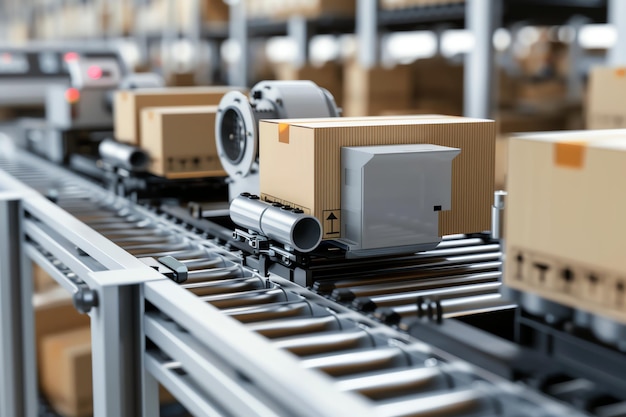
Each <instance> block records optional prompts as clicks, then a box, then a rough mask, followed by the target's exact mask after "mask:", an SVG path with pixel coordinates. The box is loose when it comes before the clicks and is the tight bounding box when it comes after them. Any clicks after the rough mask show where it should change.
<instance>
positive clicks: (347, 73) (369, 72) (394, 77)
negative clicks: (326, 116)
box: [343, 62, 412, 117]
mask: <svg viewBox="0 0 626 417" xmlns="http://www.w3.org/2000/svg"><path fill="white" fill-rule="evenodd" d="M343 79H344V90H343V114H344V116H347V117H352V116H372V115H378V114H381V113H382V112H384V111H388V110H401V109H406V108H410V107H411V100H412V87H411V71H410V67H409V66H407V65H398V66H396V67H394V68H382V67H376V68H371V69H365V68H363V67H361V66H360V64H359V63H358V62H350V63H348V64H346V66H345V68H344V76H343Z"/></svg>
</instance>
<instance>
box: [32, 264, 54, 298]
mask: <svg viewBox="0 0 626 417" xmlns="http://www.w3.org/2000/svg"><path fill="white" fill-rule="evenodd" d="M58 285H59V284H57V282H56V281H55V280H54V278H52V277H51V276H50V275H48V273H47V272H46V271H45V270H44V269H43V268H42V267H40V266H39V265H37V264H36V263H34V262H33V291H35V292H36V293H38V292H43V291H46V290H49V289H51V288H54V287H57V286H58Z"/></svg>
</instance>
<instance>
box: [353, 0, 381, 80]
mask: <svg viewBox="0 0 626 417" xmlns="http://www.w3.org/2000/svg"><path fill="white" fill-rule="evenodd" d="M356 36H357V42H358V48H357V51H358V57H357V58H358V61H359V65H360V66H361V67H363V68H372V67H374V66H376V65H377V64H378V58H379V56H378V54H379V40H378V2H377V1H376V0H357V2H356Z"/></svg>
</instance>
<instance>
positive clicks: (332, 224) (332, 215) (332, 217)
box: [326, 211, 337, 234]
mask: <svg viewBox="0 0 626 417" xmlns="http://www.w3.org/2000/svg"><path fill="white" fill-rule="evenodd" d="M326 220H330V232H328V234H334V233H336V232H335V220H337V216H335V213H333V212H332V211H331V212H330V214H329V215H328V217H326Z"/></svg>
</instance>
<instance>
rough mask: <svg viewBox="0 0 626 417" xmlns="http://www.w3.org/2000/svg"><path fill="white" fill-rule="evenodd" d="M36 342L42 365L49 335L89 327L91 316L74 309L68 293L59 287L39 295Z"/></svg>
mask: <svg viewBox="0 0 626 417" xmlns="http://www.w3.org/2000/svg"><path fill="white" fill-rule="evenodd" d="M34 308H35V340H36V345H37V346H36V347H37V352H38V353H37V361H38V363H39V365H41V363H42V357H41V343H42V341H43V339H44V338H46V337H47V336H49V335H53V334H57V333H62V332H65V331H68V330H74V329H76V328H80V327H86V326H89V316H87V315H85V314H80V313H78V311H76V309H75V308H74V305H73V304H72V299H71V298H70V295H69V293H68V292H67V291H65V290H64V289H62V288H60V287H57V288H55V289H54V290H52V291H47V292H45V293H41V294H37V295H36V296H35V298H34Z"/></svg>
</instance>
